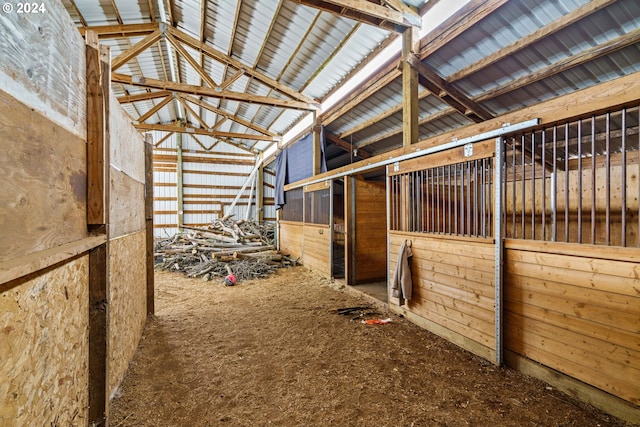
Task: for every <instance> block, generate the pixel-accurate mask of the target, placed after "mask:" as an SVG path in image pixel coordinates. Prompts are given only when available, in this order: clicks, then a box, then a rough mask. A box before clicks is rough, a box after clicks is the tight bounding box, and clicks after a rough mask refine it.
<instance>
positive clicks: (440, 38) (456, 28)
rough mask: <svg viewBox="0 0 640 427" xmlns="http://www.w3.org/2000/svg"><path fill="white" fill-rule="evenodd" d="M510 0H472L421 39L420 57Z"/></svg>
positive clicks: (424, 56)
mask: <svg viewBox="0 0 640 427" xmlns="http://www.w3.org/2000/svg"><path fill="white" fill-rule="evenodd" d="M507 1H508V0H471V1H470V2H469V3H467V4H466V5H464V6H463V7H462V8H461V9H460V10H459V11H458V12H456V13H454V14H453V15H452V16H451V17H450V18H449V19H447V20H445V21H444V22H443V23H442V24H440V25H439V26H438V27H437V28H436V29H435V30H433V31H431V32H430V33H429V34H427V36H426V37H424V38H423V39H422V40H421V41H420V52H421V53H420V59H424V58H426V57H427V56H429V55H431V54H432V53H434V52H436V51H437V50H438V49H440V48H442V47H443V46H445V45H447V44H448V43H450V42H451V41H452V40H453V39H455V38H456V37H458V36H459V35H460V34H462V33H464V32H465V31H467V30H468V29H469V28H471V27H472V26H474V25H477V24H478V22H480V21H482V20H483V19H484V18H486V17H487V16H489V15H491V14H492V13H493V12H495V11H496V10H498V9H499V8H500V7H502V6H503V5H504V4H506V3H507Z"/></svg>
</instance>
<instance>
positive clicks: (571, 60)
mask: <svg viewBox="0 0 640 427" xmlns="http://www.w3.org/2000/svg"><path fill="white" fill-rule="evenodd" d="M636 43H640V28H639V29H636V30H633V31H631V32H629V33H626V34H623V35H621V36H618V37H616V38H615V39H612V40H609V41H607V42H605V43H602V44H599V45H597V46H594V47H592V48H590V49H587V50H585V51H583V52H580V53H577V54H575V55H572V56H568V57H566V58H564V59H562V60H560V61H558V62H555V63H553V64H550V65H548V66H546V67H544V68H541V69H540V70H537V71H535V72H533V73H530V74H526V75H524V76H522V77H520V78H518V79H516V80H512V81H509V82H507V83H505V84H502V85H500V86H498V87H496V88H494V89H492V90H489V91H487V92H485V93H484V94H482V95H480V96H478V97H477V98H476V100H477V101H485V100H488V99H492V98H495V97H498V96H501V95H504V94H506V93H509V92H512V91H514V90H516V89H520V88H522V87H525V86H527V85H530V84H531V83H534V82H537V81H540V80H543V79H546V78H548V77H551V76H554V75H556V74H558V73H561V72H563V71H566V70H568V69H570V68H573V67H576V66H578V65H580V64H583V63H585V62H587V61H592V60H594V59H597V58H599V57H602V56H605V55H609V54H611V53H613V52H616V51H618V50H620V49H624V48H625V47H627V46H631V45H634V44H636Z"/></svg>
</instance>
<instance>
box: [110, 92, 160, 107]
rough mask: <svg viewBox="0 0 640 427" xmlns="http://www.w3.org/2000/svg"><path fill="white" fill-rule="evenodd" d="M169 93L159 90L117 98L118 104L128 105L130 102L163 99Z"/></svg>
mask: <svg viewBox="0 0 640 427" xmlns="http://www.w3.org/2000/svg"><path fill="white" fill-rule="evenodd" d="M171 93H172V92H171V91H168V90H160V91H156V92H144V93H136V94H135V95H125V96H120V97H118V98H117V99H118V102H119V103H120V104H128V103H130V102H138V101H148V100H150V99H157V98H164V97H165V96H168V95H171Z"/></svg>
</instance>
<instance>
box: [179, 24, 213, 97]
mask: <svg viewBox="0 0 640 427" xmlns="http://www.w3.org/2000/svg"><path fill="white" fill-rule="evenodd" d="M167 40H168V41H169V43H171V45H172V46H173V47H174V49H175V50H176V52H177V53H178V54H180V56H182V58H183V59H184V60H185V61H187V62H188V63H189V65H191V66H192V67H193V69H194V70H195V72H196V73H198V75H199V76H200V78H201V79H202V80H203V81H204V82H205V83H207V85H208V86H209V87H210V88H215V87H217V86H218V84H217V83H216V82H214V81H213V79H212V78H211V76H209V74H207V72H206V71H205V70H204V69H203V68H202V67H201V66H200V64H199V63H198V61H196V60H195V59H194V58H193V56H191V55H189V52H187V51H186V49H185V48H184V47H183V46H182V45H181V44H180V42H179V41H178V40H177V39H176V38H175V37H174V36H172V35H171V34H167Z"/></svg>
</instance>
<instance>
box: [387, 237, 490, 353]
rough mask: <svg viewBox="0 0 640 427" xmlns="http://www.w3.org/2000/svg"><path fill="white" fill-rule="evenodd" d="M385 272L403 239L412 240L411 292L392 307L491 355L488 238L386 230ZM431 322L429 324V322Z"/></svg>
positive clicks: (391, 268) (392, 267)
mask: <svg viewBox="0 0 640 427" xmlns="http://www.w3.org/2000/svg"><path fill="white" fill-rule="evenodd" d="M389 240H390V241H389V277H390V278H392V277H393V274H394V272H395V270H396V266H397V259H398V252H399V250H400V245H401V244H402V242H403V241H404V240H408V241H411V245H412V250H413V259H412V264H411V269H412V278H413V298H412V299H411V301H408V302H407V305H406V306H404V308H403V309H401V308H400V307H399V305H398V299H397V298H390V301H391V304H390V306H391V308H392V309H393V310H395V311H402V310H404V311H405V312H409V313H411V314H413V315H414V316H417V317H419V318H422V319H426V320H427V323H426V324H425V323H423V322H417V323H421V324H423V325H425V326H427V328H428V329H430V330H432V332H435V333H437V334H439V335H445V336H446V337H447V338H448V339H450V340H451V341H453V342H455V343H456V344H458V345H460V346H461V347H463V348H466V349H467V350H469V351H471V352H473V353H475V354H478V355H480V356H482V357H485V358H487V359H489V360H494V358H495V315H494V307H495V305H494V303H495V288H494V262H495V261H494V260H495V255H494V245H493V241H491V240H488V239H451V238H442V237H438V236H434V237H430V236H427V235H424V234H420V233H403V232H396V231H390V232H389ZM432 326H434V327H432Z"/></svg>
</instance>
